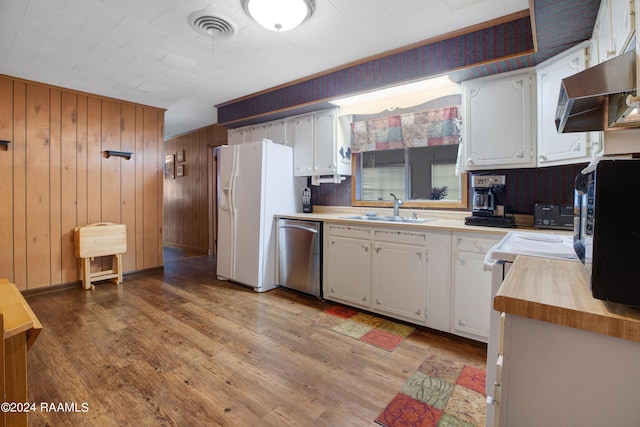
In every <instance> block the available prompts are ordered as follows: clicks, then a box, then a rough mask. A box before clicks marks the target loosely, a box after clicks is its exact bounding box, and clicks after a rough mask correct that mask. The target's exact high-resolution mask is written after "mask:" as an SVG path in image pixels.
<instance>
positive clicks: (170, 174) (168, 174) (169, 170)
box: [164, 154, 176, 179]
mask: <svg viewBox="0 0 640 427" xmlns="http://www.w3.org/2000/svg"><path fill="white" fill-rule="evenodd" d="M175 177H176V161H175V155H174V154H169V155H168V156H165V158H164V179H174V178H175Z"/></svg>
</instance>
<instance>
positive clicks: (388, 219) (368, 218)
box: [341, 215, 436, 223]
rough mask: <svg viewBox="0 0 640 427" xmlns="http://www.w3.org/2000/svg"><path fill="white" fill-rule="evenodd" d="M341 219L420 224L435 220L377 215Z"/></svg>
mask: <svg viewBox="0 0 640 427" xmlns="http://www.w3.org/2000/svg"><path fill="white" fill-rule="evenodd" d="M341 218H342V219H357V220H362V221H384V222H407V223H420V222H428V221H435V220H436V219H435V218H411V217H406V216H379V215H351V216H343V217H341Z"/></svg>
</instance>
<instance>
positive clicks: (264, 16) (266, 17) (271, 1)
mask: <svg viewBox="0 0 640 427" xmlns="http://www.w3.org/2000/svg"><path fill="white" fill-rule="evenodd" d="M243 4H244V8H245V10H246V11H247V13H248V14H249V16H251V17H252V18H253V19H254V20H255V21H256V22H257V23H258V24H260V25H262V26H263V27H264V28H266V29H268V30H271V31H289V30H291V29H293V28H295V27H297V26H298V25H300V24H301V23H303V22H304V21H305V20H306V19H308V18H309V17H310V16H311V14H312V13H313V11H314V10H315V8H316V4H315V0H244V2H243Z"/></svg>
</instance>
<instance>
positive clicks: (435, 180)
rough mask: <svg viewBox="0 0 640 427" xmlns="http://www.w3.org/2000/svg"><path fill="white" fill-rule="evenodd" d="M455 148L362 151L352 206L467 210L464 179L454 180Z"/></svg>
mask: <svg viewBox="0 0 640 427" xmlns="http://www.w3.org/2000/svg"><path fill="white" fill-rule="evenodd" d="M457 155H458V144H453V145H438V146H432V147H412V148H404V149H394V150H383V151H365V152H362V153H359V154H357V155H356V163H357V165H358V166H357V168H356V170H357V171H359V173H357V174H356V175H357V176H356V179H355V182H356V183H358V184H359V185H358V184H356V186H357V187H359V188H356V191H355V192H354V194H355V197H354V200H353V205H354V206H385V205H386V204H387V203H385V202H389V203H390V202H391V200H392V199H393V197H392V196H391V193H393V194H395V195H396V196H397V197H399V198H401V199H403V201H404V204H403V206H405V207H440V208H451V207H466V185H465V184H466V177H465V176H464V174H463V176H456V175H455V169H456V160H457Z"/></svg>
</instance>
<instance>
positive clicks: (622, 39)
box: [611, 0, 635, 55]
mask: <svg viewBox="0 0 640 427" xmlns="http://www.w3.org/2000/svg"><path fill="white" fill-rule="evenodd" d="M632 4H633V0H611V29H612V31H611V39H612V44H613V50H614V51H615V53H616V55H620V54H622V53H624V51H625V49H626V48H627V45H628V44H629V41H630V40H631V36H632V35H633V32H634V30H635V20H634V15H633V14H632V13H635V11H632V9H631V6H632Z"/></svg>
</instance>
